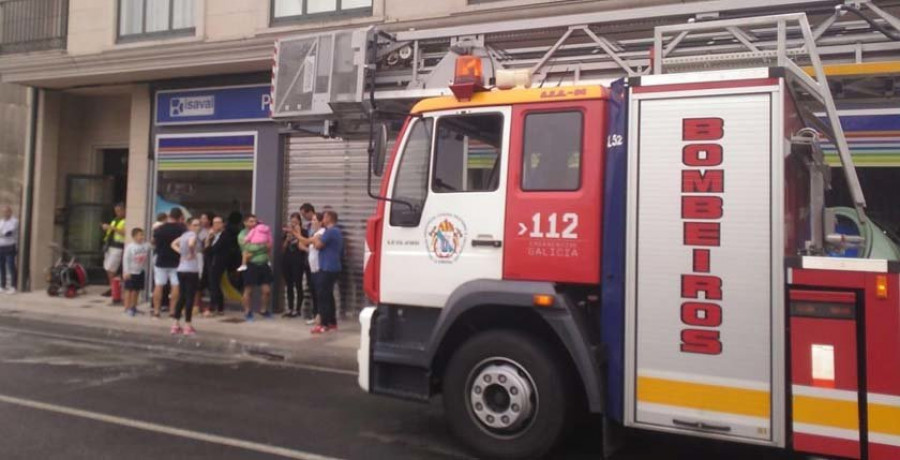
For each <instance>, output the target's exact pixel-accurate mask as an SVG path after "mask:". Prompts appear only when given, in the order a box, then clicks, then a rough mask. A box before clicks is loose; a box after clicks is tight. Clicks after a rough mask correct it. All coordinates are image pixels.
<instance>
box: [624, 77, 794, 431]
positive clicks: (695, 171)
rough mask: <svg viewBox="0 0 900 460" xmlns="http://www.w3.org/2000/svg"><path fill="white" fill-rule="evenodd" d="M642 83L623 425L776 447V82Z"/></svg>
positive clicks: (633, 156)
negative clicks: (627, 406) (627, 403)
mask: <svg viewBox="0 0 900 460" xmlns="http://www.w3.org/2000/svg"><path fill="white" fill-rule="evenodd" d="M660 77H668V76H660ZM645 83H647V82H646V81H645V80H642V81H641V85H640V86H634V87H632V97H631V103H630V109H629V110H630V112H629V115H630V118H631V121H630V123H629V125H630V126H629V155H628V156H629V174H630V176H629V181H628V182H629V197H628V198H629V203H628V233H629V235H628V239H629V244H628V248H627V254H628V256H627V261H626V265H627V267H626V270H627V272H626V273H627V279H628V282H627V283H628V286H629V287H628V292H627V296H628V297H627V298H628V301H627V303H626V305H628V309H627V314H628V320H627V323H626V324H627V328H628V329H627V331H628V332H627V333H628V336H629V337H634V340H633V341H629V343H627V344H626V347H628V348H627V350H628V351H626V356H630V362H628V365H629V366H631V369H630V372H627V373H626V374H627V375H628V377H629V378H630V379H631V381H630V382H629V383H628V384H627V386H626V397H627V398H628V397H630V398H631V403H630V405H631V407H630V409H629V412H630V413H626V424H632V425H634V426H640V427H646V428H648V429H658V430H663V431H674V432H681V433H685V434H691V435H695V436H703V437H715V438H727V439H731V440H735V441H744V442H754V443H768V444H774V445H781V444H783V442H784V440H783V433H784V428H783V418H782V414H783V413H784V412H783V411H784V399H783V398H784V386H783V382H784V374H785V373H784V371H783V370H784V366H783V364H782V363H783V360H784V354H783V353H784V352H783V346H784V344H783V342H784V341H783V335H782V333H781V332H780V331H781V328H782V327H783V320H784V315H783V311H784V310H783V308H784V294H783V289H784V285H783V281H782V276H783V275H782V273H783V271H782V270H781V268H780V267H781V266H783V264H784V261H783V260H784V257H783V247H784V245H783V243H782V241H781V239H780V238H781V232H782V229H783V224H782V223H781V222H783V220H782V219H783V217H782V211H781V208H780V206H781V203H782V202H783V198H782V195H781V190H782V188H783V185H782V182H781V181H782V180H783V179H782V178H781V177H782V176H781V175H780V174H781V172H780V169H779V168H780V165H781V164H782V163H783V161H784V160H783V156H782V153H781V147H782V142H781V141H780V140H779V139H778V138H777V137H774V138H773V136H776V135H777V133H778V132H779V131H776V130H782V129H783V126H782V125H781V124H777V123H778V122H777V121H775V120H774V119H773V115H772V113H773V107H774V113H779V110H780V109H779V108H778V106H777V104H779V103H780V101H781V98H782V96H781V94H780V93H778V91H779V86H777V80H771V81H769V80H766V81H762V82H755V81H754V82H751V83H742V82H738V83H730V82H729V83H723V82H715V83H714V84H713V83H711V84H710V85H707V86H710V87H711V88H712V89H709V90H706V89H704V88H706V86H704V85H700V84H698V85H688V84H685V85H680V86H679V85H665V84H660V85H644V84H645ZM729 84H734V85H739V84H744V85H747V84H754V85H756V84H759V85H761V86H760V87H759V88H751V87H739V88H737V89H731V88H728V89H723V87H725V86H728V85H729ZM698 88H700V89H698ZM773 93H774V94H773ZM773 139H774V140H773ZM628 392H630V395H629V393H628Z"/></svg>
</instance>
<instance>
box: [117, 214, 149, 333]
mask: <svg viewBox="0 0 900 460" xmlns="http://www.w3.org/2000/svg"><path fill="white" fill-rule="evenodd" d="M149 260H150V245H149V244H147V242H146V238H145V236H144V231H143V230H142V229H140V228H135V229H132V230H131V243H128V244H127V245H125V254H124V255H123V257H122V277H123V278H125V298H124V299H123V300H124V301H125V313H126V314H127V315H129V316H134V315H135V314H136V313H137V301H138V295H139V294H140V292H141V291H143V290H144V278H145V277H146V275H145V270H146V269H147V262H148V261H149Z"/></svg>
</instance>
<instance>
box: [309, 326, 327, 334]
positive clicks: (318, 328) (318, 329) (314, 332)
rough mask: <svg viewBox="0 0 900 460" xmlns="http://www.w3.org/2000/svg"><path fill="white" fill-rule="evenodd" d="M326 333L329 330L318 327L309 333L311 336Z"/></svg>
mask: <svg viewBox="0 0 900 460" xmlns="http://www.w3.org/2000/svg"><path fill="white" fill-rule="evenodd" d="M326 331H327V329H325V328H324V327H323V326H316V327H314V328H312V329H311V330H310V331H309V333H310V334H322V333H325V332H326Z"/></svg>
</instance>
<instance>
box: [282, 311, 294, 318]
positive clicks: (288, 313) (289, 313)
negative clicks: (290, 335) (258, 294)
mask: <svg viewBox="0 0 900 460" xmlns="http://www.w3.org/2000/svg"><path fill="white" fill-rule="evenodd" d="M294 316H296V313H294V312H292V311H290V310H285V312H284V313H282V314H281V317H282V318H293V317H294Z"/></svg>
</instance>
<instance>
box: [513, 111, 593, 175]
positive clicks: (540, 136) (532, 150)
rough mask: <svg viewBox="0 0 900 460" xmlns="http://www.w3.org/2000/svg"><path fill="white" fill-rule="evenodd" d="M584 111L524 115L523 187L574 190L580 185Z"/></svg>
mask: <svg viewBox="0 0 900 460" xmlns="http://www.w3.org/2000/svg"><path fill="white" fill-rule="evenodd" d="M582 124H583V123H582V114H581V112H544V113H532V114H529V115H527V116H526V117H525V139H524V142H523V147H522V190H525V191H572V190H578V189H579V188H580V187H581V145H582V144H581V137H582Z"/></svg>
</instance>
